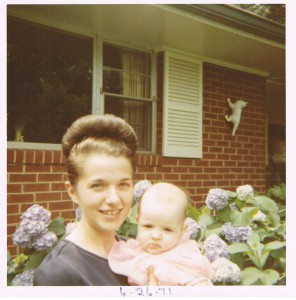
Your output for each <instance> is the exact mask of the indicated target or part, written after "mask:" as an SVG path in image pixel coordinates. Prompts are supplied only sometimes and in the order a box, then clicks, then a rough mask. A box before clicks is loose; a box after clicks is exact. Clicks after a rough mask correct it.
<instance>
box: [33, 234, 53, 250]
mask: <svg viewBox="0 0 296 300" xmlns="http://www.w3.org/2000/svg"><path fill="white" fill-rule="evenodd" d="M57 240H58V238H57V236H56V235H55V234H54V233H53V232H51V231H47V232H46V233H44V234H42V235H40V236H39V237H37V238H35V239H34V242H33V247H34V248H35V249H36V250H37V251H42V250H46V249H49V248H51V247H52V246H53V245H54V244H55V243H56V242H57Z"/></svg>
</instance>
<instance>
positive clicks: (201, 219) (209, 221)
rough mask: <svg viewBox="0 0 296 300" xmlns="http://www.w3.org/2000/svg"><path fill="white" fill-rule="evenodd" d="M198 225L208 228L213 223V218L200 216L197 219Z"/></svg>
mask: <svg viewBox="0 0 296 300" xmlns="http://www.w3.org/2000/svg"><path fill="white" fill-rule="evenodd" d="M197 221H198V223H199V224H201V225H205V226H208V225H211V224H213V223H214V222H215V220H214V218H213V217H212V216H211V215H208V214H206V215H204V214H202V215H200V216H199V217H198V219H197Z"/></svg>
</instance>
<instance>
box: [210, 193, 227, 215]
mask: <svg viewBox="0 0 296 300" xmlns="http://www.w3.org/2000/svg"><path fill="white" fill-rule="evenodd" d="M206 205H207V207H208V208H209V209H211V210H222V209H223V208H225V207H226V206H227V205H228V195H227V193H226V192H225V191H224V190H222V189H211V190H210V191H209V193H208V195H207V198H206Z"/></svg>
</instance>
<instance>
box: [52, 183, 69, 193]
mask: <svg viewBox="0 0 296 300" xmlns="http://www.w3.org/2000/svg"><path fill="white" fill-rule="evenodd" d="M51 190H52V191H66V187H65V183H64V182H59V183H52V184H51Z"/></svg>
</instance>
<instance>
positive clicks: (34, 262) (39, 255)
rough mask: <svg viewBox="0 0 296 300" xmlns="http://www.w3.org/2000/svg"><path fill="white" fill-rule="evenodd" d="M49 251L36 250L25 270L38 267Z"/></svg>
mask: <svg viewBox="0 0 296 300" xmlns="http://www.w3.org/2000/svg"><path fill="white" fill-rule="evenodd" d="M47 253H48V252H47V251H36V252H35V253H34V254H32V255H31V256H30V258H29V260H28V262H27V263H26V266H25V268H24V270H30V269H36V268H37V267H38V266H39V265H40V264H41V262H42V261H43V259H44V258H45V256H46V255H47Z"/></svg>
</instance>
